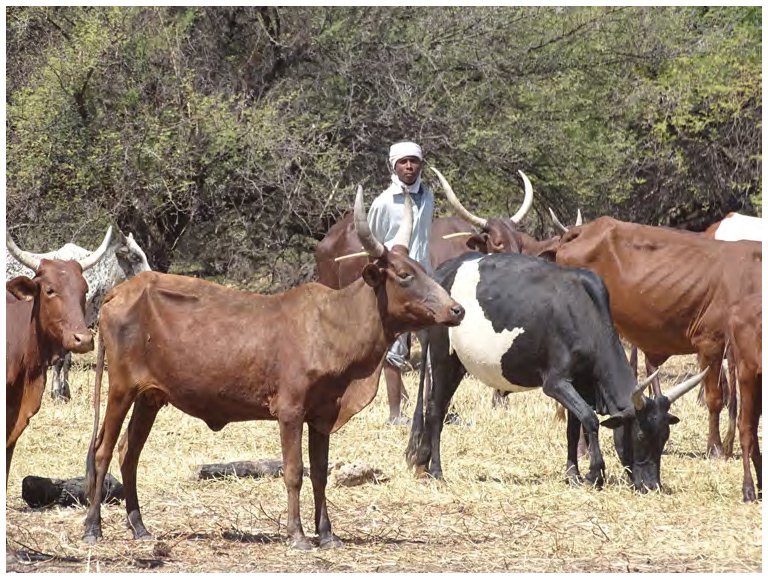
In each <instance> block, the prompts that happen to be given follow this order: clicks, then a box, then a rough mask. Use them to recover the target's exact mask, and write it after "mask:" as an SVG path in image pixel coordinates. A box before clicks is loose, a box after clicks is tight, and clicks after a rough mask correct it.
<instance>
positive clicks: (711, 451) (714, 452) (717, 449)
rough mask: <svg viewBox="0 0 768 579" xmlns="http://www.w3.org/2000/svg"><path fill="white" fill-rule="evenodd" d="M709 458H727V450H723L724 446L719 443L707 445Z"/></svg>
mask: <svg viewBox="0 0 768 579" xmlns="http://www.w3.org/2000/svg"><path fill="white" fill-rule="evenodd" d="M707 458H709V459H711V460H717V459H724V460H725V459H727V458H728V457H727V456H725V452H724V451H723V447H722V446H721V445H719V444H717V445H714V446H709V447H707Z"/></svg>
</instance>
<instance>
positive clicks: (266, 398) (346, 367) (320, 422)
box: [84, 188, 464, 549]
mask: <svg viewBox="0 0 768 579" xmlns="http://www.w3.org/2000/svg"><path fill="white" fill-rule="evenodd" d="M410 204H411V200H410V196H406V211H405V212H404V214H405V216H406V217H404V219H403V221H402V224H401V228H400V232H399V233H398V235H397V237H396V239H395V242H394V247H393V248H392V249H391V250H387V249H386V247H385V246H384V245H383V244H382V243H381V242H380V241H379V240H377V239H375V238H374V237H373V235H372V234H371V231H370V229H369V227H368V222H367V220H366V216H365V211H364V209H363V201H362V188H358V191H357V197H356V200H355V224H356V227H357V231H358V235H359V239H360V243H361V244H362V246H363V247H364V248H365V250H366V251H367V252H368V254H369V255H370V256H371V257H370V259H369V260H368V263H367V264H366V266H365V268H364V269H363V272H362V277H361V278H360V279H358V280H356V281H355V282H353V283H352V284H350V285H348V286H347V287H345V288H343V289H341V290H333V289H330V288H327V287H325V286H323V285H320V284H316V283H308V284H305V285H301V286H298V287H295V288H293V289H290V290H288V291H286V292H285V293H282V294H277V295H270V296H265V295H258V294H254V293H251V292H241V291H236V290H233V289H229V288H226V287H223V286H220V285H217V284H213V283H210V282H207V281H204V280H200V279H195V278H189V277H183V276H177V275H167V274H161V273H149V272H148V273H141V274H139V275H138V276H136V277H135V278H133V279H131V280H129V281H127V282H125V283H123V284H122V285H120V286H118V287H117V288H115V289H114V290H112V291H111V292H110V294H109V295H108V296H107V298H106V300H105V302H104V305H103V307H102V310H101V320H100V323H99V330H100V336H101V339H100V341H99V348H98V356H97V367H96V384H95V393H94V399H95V404H94V406H95V408H96V417H95V420H94V432H93V438H92V441H91V444H90V448H89V451H88V459H87V466H88V468H87V475H86V480H87V485H88V497H89V501H90V506H89V509H88V514H87V517H86V520H85V537H84V538H85V540H86V541H87V542H95V541H96V540H97V539H98V537H100V536H101V509H100V503H101V496H100V495H101V492H102V490H101V489H102V484H103V480H104V476H105V475H106V472H107V468H108V467H109V463H110V460H111V458H112V453H113V450H114V447H115V444H116V442H117V436H118V434H119V432H120V428H121V425H122V422H123V420H124V419H125V416H126V414H127V413H128V410H129V409H130V407H131V405H133V414H132V416H131V420H130V422H129V424H128V428H127V431H126V434H125V435H124V436H123V438H122V439H121V441H120V470H121V472H122V475H123V485H124V486H125V495H126V505H125V506H126V511H127V515H128V523H129V526H130V528H131V529H132V530H133V535H134V538H142V537H146V536H148V535H149V534H148V532H147V529H146V528H145V526H144V523H143V522H142V518H141V513H140V509H139V502H138V498H137V494H136V466H137V463H138V460H139V455H140V453H141V449H142V447H143V445H144V442H145V441H146V439H147V437H148V435H149V432H150V429H151V427H152V423H153V422H154V419H155V416H156V415H157V412H158V411H159V409H160V407H161V406H163V405H165V404H167V403H170V404H172V405H173V406H175V407H176V408H178V409H180V410H181V411H183V412H186V413H187V414H190V415H192V416H195V417H197V418H200V419H202V420H203V421H204V422H205V423H206V424H208V426H209V427H210V428H211V429H212V430H215V431H218V430H221V429H222V428H223V427H224V426H225V425H226V424H227V423H229V422H235V421H244V420H277V422H278V423H279V426H280V441H281V446H282V454H283V473H284V474H283V477H284V481H285V485H286V488H287V490H288V524H287V532H288V535H289V539H290V541H291V543H292V545H293V546H294V547H296V548H301V549H306V548H309V547H310V546H311V544H310V542H309V540H308V539H307V538H306V537H305V535H304V531H303V528H302V525H301V519H300V516H299V492H300V490H301V484H302V473H303V464H302V449H301V439H302V430H303V426H304V423H305V422H306V423H307V424H308V425H309V461H310V480H311V482H312V490H313V494H314V503H315V530H316V532H317V533H318V535H319V541H320V546H321V547H333V546H337V545H339V544H340V541H339V539H338V538H337V537H336V536H335V535H334V534H333V533H332V531H331V523H330V520H329V518H328V511H327V505H326V496H325V488H326V481H327V477H328V444H329V436H330V434H331V433H333V432H335V431H337V430H338V429H339V428H341V427H342V426H343V425H344V424H345V423H346V422H347V421H348V420H349V419H350V418H351V417H352V416H354V415H355V414H357V413H358V412H360V411H361V410H362V409H363V408H365V407H366V406H367V405H368V404H369V403H370V402H371V400H373V397H374V396H375V394H376V390H377V387H378V383H379V375H380V373H381V368H382V362H383V359H384V353H385V352H386V350H387V348H388V347H389V346H390V344H392V342H393V341H394V340H395V338H396V337H397V336H398V335H399V334H401V333H403V332H408V331H416V330H419V329H421V328H423V327H425V326H429V325H433V324H447V325H458V324H459V322H460V321H461V319H462V317H463V316H464V310H463V308H462V307H461V306H460V305H459V304H458V303H456V302H455V301H454V300H453V299H451V298H450V296H449V295H448V293H447V292H446V291H445V290H444V289H443V288H441V287H440V286H439V285H438V284H437V282H435V281H434V280H432V279H431V278H430V277H429V275H427V273H426V272H425V271H424V269H423V268H422V267H421V266H420V265H419V264H418V263H416V262H415V261H413V260H412V259H410V258H409V257H408V245H409V238H410V234H411V227H412V220H411V219H410V218H409V217H407V216H410V215H411V212H410V210H409V209H410ZM105 354H106V357H107V358H108V359H109V394H108V401H107V408H106V414H105V417H104V423H103V424H102V426H101V430H100V431H99V433H98V437H97V436H96V427H97V426H98V408H99V398H100V390H101V380H102V374H103V370H104V364H105Z"/></svg>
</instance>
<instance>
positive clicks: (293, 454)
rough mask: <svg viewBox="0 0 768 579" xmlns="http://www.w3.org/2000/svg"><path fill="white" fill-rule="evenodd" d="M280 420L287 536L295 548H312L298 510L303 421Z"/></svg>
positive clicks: (302, 470)
mask: <svg viewBox="0 0 768 579" xmlns="http://www.w3.org/2000/svg"><path fill="white" fill-rule="evenodd" d="M278 420H279V422H280V446H281V447H282V450H283V481H284V482H285V488H286V489H287V490H288V528H287V531H288V538H289V540H290V543H291V546H292V547H294V548H295V549H302V550H307V549H311V548H312V543H310V542H309V540H308V539H307V537H306V536H305V535H304V529H303V528H302V526H301V513H300V510H299V507H300V502H299V495H300V493H301V483H302V476H303V475H304V463H303V462H302V459H301V433H302V430H303V426H304V422H303V420H302V419H301V418H299V417H290V418H288V419H286V418H278Z"/></svg>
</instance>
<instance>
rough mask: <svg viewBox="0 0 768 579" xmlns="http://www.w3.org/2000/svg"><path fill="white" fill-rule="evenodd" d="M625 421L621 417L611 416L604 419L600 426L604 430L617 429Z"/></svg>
mask: <svg viewBox="0 0 768 579" xmlns="http://www.w3.org/2000/svg"><path fill="white" fill-rule="evenodd" d="M624 422H625V419H624V417H622V416H611V417H610V418H606V419H605V420H603V421H602V422H601V423H600V426H605V427H606V428H618V427H619V426H624Z"/></svg>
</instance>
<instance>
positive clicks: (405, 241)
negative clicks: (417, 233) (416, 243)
mask: <svg viewBox="0 0 768 579" xmlns="http://www.w3.org/2000/svg"><path fill="white" fill-rule="evenodd" d="M403 195H405V200H404V202H403V219H402V220H401V221H400V229H398V230H397V235H395V238H394V239H393V240H392V247H394V246H395V245H402V246H403V247H405V248H409V247H410V246H411V233H413V200H412V199H411V194H410V193H409V192H408V189H407V188H406V187H403Z"/></svg>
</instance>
